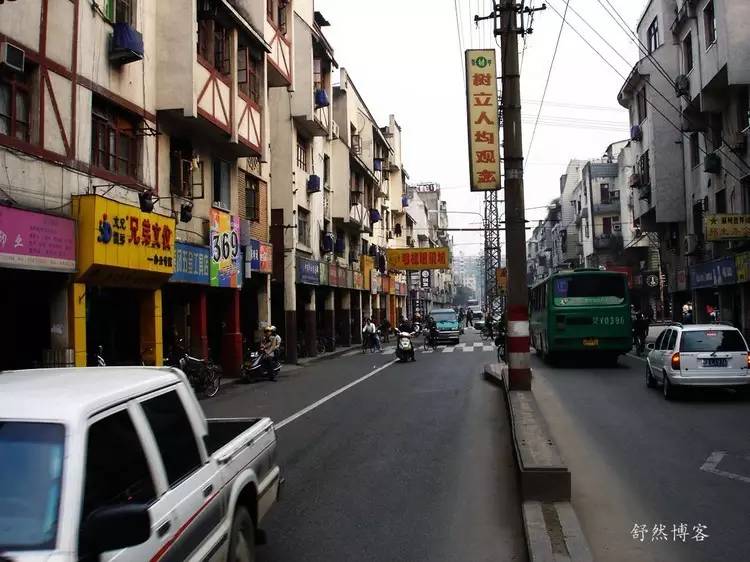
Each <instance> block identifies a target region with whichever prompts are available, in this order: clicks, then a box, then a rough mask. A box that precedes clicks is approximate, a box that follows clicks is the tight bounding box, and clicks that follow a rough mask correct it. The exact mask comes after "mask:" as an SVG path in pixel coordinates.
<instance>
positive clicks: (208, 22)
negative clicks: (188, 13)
mask: <svg viewBox="0 0 750 562" xmlns="http://www.w3.org/2000/svg"><path fill="white" fill-rule="evenodd" d="M229 39H230V34H229V28H227V27H225V26H224V25H223V24H222V23H221V22H220V21H218V20H216V19H211V18H201V19H199V20H198V55H199V56H200V57H201V58H202V59H203V60H204V61H205V62H207V63H208V64H209V65H210V66H212V67H213V68H215V69H216V70H217V71H218V72H220V73H221V74H223V75H224V76H229V73H230V70H231V66H230V51H231V49H230V42H229Z"/></svg>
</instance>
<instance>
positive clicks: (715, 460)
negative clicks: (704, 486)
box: [700, 451, 750, 484]
mask: <svg viewBox="0 0 750 562" xmlns="http://www.w3.org/2000/svg"><path fill="white" fill-rule="evenodd" d="M725 456H727V452H726V451H714V452H713V453H711V454H710V455H709V456H708V458H707V459H706V462H704V463H703V466H701V468H700V469H701V470H703V471H704V472H710V473H712V474H716V475H717V476H723V477H724V478H731V479H732V480H739V481H740V482H745V483H746V484H750V477H748V476H743V475H741V474H735V473H734V472H727V471H726V470H719V469H717V468H716V467H717V466H718V465H719V463H720V462H721V460H722V459H723V458H724V457H725Z"/></svg>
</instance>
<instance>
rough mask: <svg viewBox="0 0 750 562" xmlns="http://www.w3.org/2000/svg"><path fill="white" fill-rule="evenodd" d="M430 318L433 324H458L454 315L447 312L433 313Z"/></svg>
mask: <svg viewBox="0 0 750 562" xmlns="http://www.w3.org/2000/svg"><path fill="white" fill-rule="evenodd" d="M432 317H433V318H434V319H435V322H458V319H457V317H456V313H455V312H451V311H448V310H446V311H443V312H433V313H432Z"/></svg>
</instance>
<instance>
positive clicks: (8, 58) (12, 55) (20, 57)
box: [0, 41, 26, 72]
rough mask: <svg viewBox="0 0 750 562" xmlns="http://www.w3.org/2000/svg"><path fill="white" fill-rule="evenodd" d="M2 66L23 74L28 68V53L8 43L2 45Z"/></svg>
mask: <svg viewBox="0 0 750 562" xmlns="http://www.w3.org/2000/svg"><path fill="white" fill-rule="evenodd" d="M0 66H4V67H5V68H9V69H10V70H15V71H16V72H23V71H24V68H25V66H26V52H25V51H24V50H23V49H19V48H18V47H16V46H15V45H11V44H10V43H8V42H7V41H3V42H2V43H0Z"/></svg>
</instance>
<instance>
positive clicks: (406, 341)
mask: <svg viewBox="0 0 750 562" xmlns="http://www.w3.org/2000/svg"><path fill="white" fill-rule="evenodd" d="M413 335H414V334H410V333H409V332H399V333H398V334H397V335H396V358H397V359H398V360H399V361H401V362H403V363H406V362H407V361H409V360H412V361H416V360H417V358H416V355H415V353H414V344H413V343H412V341H411V339H412V337H413Z"/></svg>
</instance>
